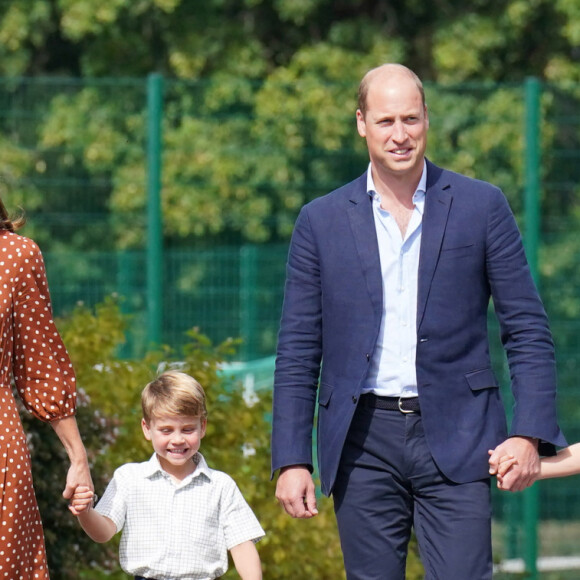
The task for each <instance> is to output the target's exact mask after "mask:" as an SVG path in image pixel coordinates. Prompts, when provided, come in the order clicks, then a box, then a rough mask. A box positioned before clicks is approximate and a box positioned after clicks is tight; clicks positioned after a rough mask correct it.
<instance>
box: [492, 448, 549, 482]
mask: <svg viewBox="0 0 580 580" xmlns="http://www.w3.org/2000/svg"><path fill="white" fill-rule="evenodd" d="M489 473H490V475H495V476H496V478H497V487H498V488H499V489H502V490H506V491H522V490H524V489H526V488H527V487H529V486H530V485H532V484H533V483H534V481H536V479H538V476H539V475H540V457H539V455H538V440H537V439H533V438H531V437H510V438H509V439H506V440H505V441H504V442H503V443H501V444H500V445H498V446H497V447H496V448H495V449H490V451H489Z"/></svg>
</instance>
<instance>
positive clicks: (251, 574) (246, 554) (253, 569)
mask: <svg viewBox="0 0 580 580" xmlns="http://www.w3.org/2000/svg"><path fill="white" fill-rule="evenodd" d="M230 554H231V555H232V560H233V561H234V566H235V567H236V570H237V571H238V574H239V575H240V578H241V579H242V580H262V564H261V563H260V556H259V555H258V550H256V546H255V544H254V542H252V541H251V540H250V541H247V542H242V543H241V544H238V545H237V546H234V547H233V548H232V549H231V550H230Z"/></svg>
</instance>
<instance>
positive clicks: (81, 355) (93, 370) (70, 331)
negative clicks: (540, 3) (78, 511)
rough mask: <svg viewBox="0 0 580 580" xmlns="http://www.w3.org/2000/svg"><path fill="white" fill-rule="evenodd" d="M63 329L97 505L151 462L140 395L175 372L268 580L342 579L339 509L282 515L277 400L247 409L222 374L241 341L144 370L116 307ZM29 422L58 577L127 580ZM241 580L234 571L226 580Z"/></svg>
mask: <svg viewBox="0 0 580 580" xmlns="http://www.w3.org/2000/svg"><path fill="white" fill-rule="evenodd" d="M59 327H60V329H61V332H62V334H63V338H64V340H65V343H66V344H67V348H68V350H69V352H70V355H71V358H72V360H73V364H74V366H75V370H76V373H77V380H78V386H79V391H78V397H79V403H78V411H77V421H78V423H79V429H80V431H81V434H82V436H83V439H84V442H85V445H86V447H87V450H88V453H89V459H90V462H91V468H92V474H93V480H94V483H95V489H96V492H97V493H98V494H99V495H102V493H103V491H104V488H105V487H106V484H107V481H108V479H109V478H110V477H111V476H112V473H113V471H114V469H115V468H116V467H117V466H118V465H121V464H123V463H126V462H129V461H144V460H146V459H148V458H149V456H150V455H151V453H152V450H151V447H150V443H149V442H147V441H146V440H145V439H144V437H143V435H142V432H141V429H140V427H139V422H140V420H141V411H140V394H141V390H142V388H143V387H144V385H145V384H146V383H147V382H149V381H150V380H151V379H152V378H154V377H155V375H156V374H157V372H158V371H159V370H160V369H162V368H165V367H168V366H177V367H178V368H180V369H182V370H184V371H185V372H188V373H190V374H191V375H193V376H194V377H195V378H196V379H197V380H198V381H199V382H200V383H201V384H202V385H203V387H204V389H205V391H206V395H207V405H208V411H209V419H208V427H207V434H206V437H205V438H204V440H203V442H202V447H201V450H202V452H203V453H204V455H205V456H206V458H207V460H208V463H209V464H210V466H212V467H213V468H215V469H219V470H221V471H225V472H227V473H229V474H230V475H231V476H232V477H233V478H234V479H235V480H236V482H237V483H238V485H239V487H240V489H241V490H242V493H243V494H244V496H245V498H246V499H247V501H248V503H249V504H250V505H251V506H252V508H253V509H254V511H255V513H256V515H257V516H258V518H259V520H260V522H261V524H262V526H263V528H264V529H265V530H266V537H265V538H264V539H263V540H262V541H261V542H260V543H259V544H258V550H259V552H260V556H261V559H262V564H263V570H264V577H265V578H269V579H271V580H287V579H288V578H299V579H302V578H312V579H315V580H340V578H344V572H343V565H342V555H341V551H340V544H339V540H338V534H337V531H336V523H335V519H334V514H333V509H332V501H331V500H329V499H327V498H324V497H321V498H319V511H320V514H319V515H318V516H317V517H316V518H313V519H312V520H308V521H303V520H293V519H291V518H290V517H289V516H287V515H286V514H285V513H283V511H282V509H281V508H280V507H279V506H278V504H277V502H276V500H275V498H274V488H275V484H274V482H271V481H270V476H269V475H270V453H269V448H270V422H269V421H270V409H271V392H269V391H268V392H261V393H259V395H260V396H259V397H255V398H253V399H252V401H251V402H248V401H246V399H245V398H244V392H243V389H242V385H241V384H239V382H237V381H235V380H233V379H232V378H231V377H228V376H227V375H226V374H225V373H224V371H223V370H222V366H223V365H222V363H223V362H224V361H226V360H229V359H231V357H232V356H233V355H234V354H235V351H236V347H237V341H234V340H228V341H225V342H224V343H223V344H221V345H218V346H214V345H213V344H212V343H211V341H210V340H209V339H208V338H207V337H205V336H204V335H202V334H200V333H199V332H198V331H197V330H195V329H194V330H191V331H190V332H189V342H188V344H187V346H186V347H185V349H184V351H183V352H182V353H181V356H176V354H175V353H172V352H171V350H170V349H168V348H161V349H158V350H152V351H151V352H149V353H148V354H147V356H146V357H145V358H143V359H142V360H139V361H123V360H118V358H117V357H116V352H117V351H118V349H119V347H120V346H121V344H122V341H123V330H124V327H125V319H124V315H123V314H122V313H121V312H120V309H119V305H118V304H117V303H116V302H115V301H114V300H108V301H106V302H105V303H103V304H101V305H99V306H98V307H97V308H96V310H95V312H94V313H93V312H91V311H90V310H88V309H87V308H85V307H83V306H79V307H78V308H77V309H76V310H75V312H73V314H72V315H71V316H70V317H69V318H67V319H66V320H63V321H61V322H60V324H59ZM22 418H23V421H24V424H25V429H26V432H27V433H28V435H29V438H30V444H31V450H32V458H33V475H34V480H35V487H36V492H37V497H38V502H39V506H40V510H41V513H42V517H43V522H44V527H45V532H46V544H47V552H48V559H49V567H50V569H51V574H52V576H53V577H54V578H58V579H59V580H69V579H70V580H73V579H74V580H78V579H79V578H85V579H87V580H96V579H97V578H103V579H104V578H107V579H108V580H115V579H116V580H120V579H123V578H127V576H126V575H125V574H124V573H123V572H122V571H120V568H119V564H118V556H117V546H118V536H117V537H116V538H115V539H114V540H113V541H111V542H109V543H108V544H105V545H103V544H95V543H93V542H92V540H90V539H89V538H88V536H86V535H85V534H84V533H83V532H82V530H81V529H80V526H78V524H77V522H76V521H75V520H74V517H73V516H72V515H71V514H70V513H69V512H68V510H67V507H66V502H65V501H64V500H63V499H62V496H61V494H62V489H63V487H64V481H65V477H66V470H67V468H68V460H67V458H66V453H65V452H64V450H63V449H62V446H61V445H60V443H59V441H58V438H57V437H56V436H55V435H54V434H53V433H52V430H51V428H50V427H49V426H48V425H45V424H43V423H41V422H40V421H36V420H33V419H31V418H30V416H29V415H28V414H26V412H23V415H22ZM408 568H409V575H408V578H409V579H410V580H412V579H418V578H419V577H421V573H422V572H421V567H420V564H419V563H418V559H417V556H416V554H415V553H414V549H412V550H411V554H410V558H409V567H408ZM237 577H238V575H237V573H236V571H235V569H234V568H233V566H230V570H229V571H228V572H227V574H226V575H225V576H224V578H225V579H228V578H237Z"/></svg>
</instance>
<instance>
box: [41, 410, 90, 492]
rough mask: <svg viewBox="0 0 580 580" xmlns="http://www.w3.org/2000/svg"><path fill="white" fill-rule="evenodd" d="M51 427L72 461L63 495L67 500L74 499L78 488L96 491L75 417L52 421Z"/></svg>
mask: <svg viewBox="0 0 580 580" xmlns="http://www.w3.org/2000/svg"><path fill="white" fill-rule="evenodd" d="M50 425H51V427H52V428H53V429H54V432H55V433H56V434H57V436H58V438H59V439H60V441H61V443H62V445H63V447H64V448H65V450H66V453H67V455H68V458H69V460H70V467H69V470H68V474H67V478H66V487H65V489H64V491H63V493H62V495H63V497H64V498H66V499H70V498H72V496H73V494H74V492H75V490H76V488H77V487H78V486H86V487H88V488H89V489H90V490H91V491H92V490H93V489H94V486H93V480H92V478H91V471H90V469H89V462H88V460H87V451H86V449H85V446H84V445H83V441H82V439H81V436H80V433H79V429H78V426H77V421H76V419H75V417H65V418H64V419H57V420H55V421H51V423H50Z"/></svg>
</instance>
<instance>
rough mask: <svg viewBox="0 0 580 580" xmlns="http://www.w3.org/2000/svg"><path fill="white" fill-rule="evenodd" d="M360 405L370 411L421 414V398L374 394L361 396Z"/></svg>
mask: <svg viewBox="0 0 580 580" xmlns="http://www.w3.org/2000/svg"><path fill="white" fill-rule="evenodd" d="M360 404H361V405H362V406H363V407H367V408H368V409H383V410H385V411H400V412H401V413H420V412H421V407H420V406H419V397H380V396H379V395H375V394H374V393H365V394H363V395H361V396H360Z"/></svg>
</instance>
